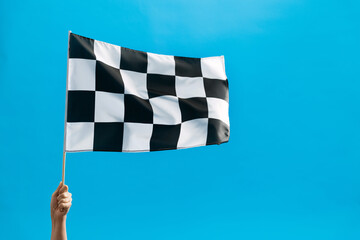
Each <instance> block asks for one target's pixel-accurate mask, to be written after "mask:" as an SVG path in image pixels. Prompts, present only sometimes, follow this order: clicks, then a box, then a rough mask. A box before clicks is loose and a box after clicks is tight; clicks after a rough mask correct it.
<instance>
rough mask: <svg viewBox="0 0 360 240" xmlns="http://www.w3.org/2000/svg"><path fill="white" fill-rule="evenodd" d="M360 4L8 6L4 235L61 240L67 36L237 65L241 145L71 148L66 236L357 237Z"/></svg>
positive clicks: (233, 87) (232, 79) (2, 126)
mask: <svg viewBox="0 0 360 240" xmlns="http://www.w3.org/2000/svg"><path fill="white" fill-rule="evenodd" d="M359 9H360V4H359V3H358V2H357V1H355V0H353V1H350V0H348V1H340V0H338V1H334V0H328V1H310V0H303V1H302V0H287V1H285V0H241V1H235V0H234V1H229V0H221V1H214V0H201V1H196V0H193V1H183V0H181V1H180V0H177V1H163V0H156V1H154V0H152V1H109V0H103V1H93V0H87V1H74V0H71V1H68V0H64V1H5V0H4V1H1V2H0V31H1V37H0V57H1V64H0V111H1V113H0V114H1V115H0V116H1V117H0V136H1V137H0V148H1V149H0V169H1V174H0V209H1V213H0V229H1V231H0V239H49V238H50V231H51V222H50V207H49V204H50V197H51V194H52V192H53V191H54V190H55V188H56V187H57V185H58V183H59V181H60V180H61V169H62V147H63V127H64V108H65V82H66V57H67V41H68V40H67V37H68V30H72V31H73V32H74V33H77V34H81V35H84V36H87V37H91V38H95V39H98V40H101V41H106V42H109V43H113V44H117V45H121V46H124V47H129V48H133V49H137V50H143V51H150V52H155V53H162V54H170V55H180V56H193V57H205V56H212V55H222V54H223V55H225V62H226V72H227V75H228V78H229V84H230V121H231V136H230V142H229V143H226V144H223V145H220V146H209V147H201V148H194V149H187V150H179V151H164V152H154V153H136V154H134V153H69V154H68V155H67V166H66V183H67V184H68V185H69V187H70V192H72V193H73V206H72V208H71V210H70V213H69V217H68V224H67V225H68V236H69V238H70V239H157V240H158V239H277V240H278V239H317V240H318V239H359V238H360V217H359V215H360V190H359V189H360V188H359V187H360V174H359V172H360V161H359V160H360V108H359V101H360V57H359V56H360V46H359V42H360V31H359V29H360V17H359Z"/></svg>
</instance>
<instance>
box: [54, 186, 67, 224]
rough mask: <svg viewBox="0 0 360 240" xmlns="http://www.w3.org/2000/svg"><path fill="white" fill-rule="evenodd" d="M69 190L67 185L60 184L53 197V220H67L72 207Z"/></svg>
mask: <svg viewBox="0 0 360 240" xmlns="http://www.w3.org/2000/svg"><path fill="white" fill-rule="evenodd" d="M68 190H69V188H68V186H67V185H63V183H62V182H60V184H59V186H58V187H57V189H56V191H55V192H54V193H53V195H52V197H51V203H50V208H51V211H50V212H51V220H52V221H58V220H63V219H65V218H66V214H67V213H68V212H69V209H70V207H71V201H72V198H71V193H69V192H68Z"/></svg>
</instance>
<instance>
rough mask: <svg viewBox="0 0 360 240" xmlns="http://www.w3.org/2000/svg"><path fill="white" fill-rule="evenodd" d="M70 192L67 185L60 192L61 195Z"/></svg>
mask: <svg viewBox="0 0 360 240" xmlns="http://www.w3.org/2000/svg"><path fill="white" fill-rule="evenodd" d="M68 190H69V187H68V186H67V185H63V186H62V187H61V188H60V190H59V194H62V193H64V192H67V191H68Z"/></svg>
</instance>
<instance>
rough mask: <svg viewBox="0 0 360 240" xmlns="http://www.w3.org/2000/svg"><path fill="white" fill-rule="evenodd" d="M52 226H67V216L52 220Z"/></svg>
mask: <svg viewBox="0 0 360 240" xmlns="http://www.w3.org/2000/svg"><path fill="white" fill-rule="evenodd" d="M51 222H52V226H53V227H57V226H62V225H65V224H66V215H65V216H57V217H52V218H51Z"/></svg>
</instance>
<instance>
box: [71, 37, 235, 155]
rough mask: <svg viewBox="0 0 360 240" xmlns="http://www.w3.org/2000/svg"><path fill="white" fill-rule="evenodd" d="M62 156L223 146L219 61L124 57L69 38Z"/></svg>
mask: <svg viewBox="0 0 360 240" xmlns="http://www.w3.org/2000/svg"><path fill="white" fill-rule="evenodd" d="M68 54H69V59H68V82H67V105H66V107H67V110H66V122H65V151H66V152H78V151H116V152H141V151H158V150H168V149H181V148H190V147H197V146H205V145H211V144H220V143H224V142H227V141H228V140H229V133H230V127H229V126H230V124H229V115H228V108H229V90H228V81H227V78H226V75H225V66H224V58H223V56H220V57H207V58H188V57H176V56H169V55H159V54H154V53H148V52H142V51H136V50H131V49H128V48H124V47H120V46H116V45H112V44H109V43H105V42H101V41H97V40H93V39H90V38H86V37H82V36H79V35H76V34H72V33H70V36H69V53H68Z"/></svg>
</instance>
